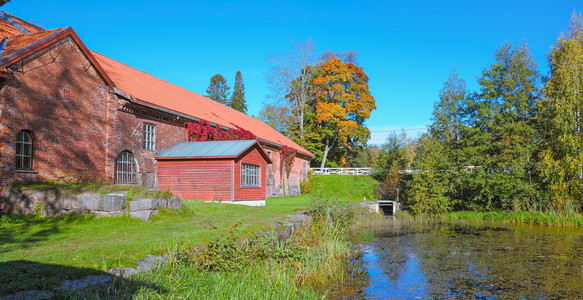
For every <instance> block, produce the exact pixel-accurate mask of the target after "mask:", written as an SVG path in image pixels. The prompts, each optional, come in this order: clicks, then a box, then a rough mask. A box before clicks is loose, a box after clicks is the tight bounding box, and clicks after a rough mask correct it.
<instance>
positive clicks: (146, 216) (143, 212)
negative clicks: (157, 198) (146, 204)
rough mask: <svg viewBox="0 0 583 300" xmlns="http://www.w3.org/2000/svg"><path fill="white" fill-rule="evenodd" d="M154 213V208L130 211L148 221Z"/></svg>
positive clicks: (131, 214)
mask: <svg viewBox="0 0 583 300" xmlns="http://www.w3.org/2000/svg"><path fill="white" fill-rule="evenodd" d="M155 212H156V213H158V210H157V209H156V210H155ZM153 213H154V210H139V211H130V216H132V217H134V218H138V219H141V220H144V221H148V219H150V216H151V215H152V214H153Z"/></svg>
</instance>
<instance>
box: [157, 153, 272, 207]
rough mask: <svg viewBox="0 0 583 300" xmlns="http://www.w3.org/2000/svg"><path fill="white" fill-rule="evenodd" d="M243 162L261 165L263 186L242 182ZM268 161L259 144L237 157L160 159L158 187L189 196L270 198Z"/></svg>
mask: <svg viewBox="0 0 583 300" xmlns="http://www.w3.org/2000/svg"><path fill="white" fill-rule="evenodd" d="M241 163H245V164H250V165H256V166H259V171H260V174H261V175H260V176H261V187H242V186H241ZM266 169H267V162H266V161H265V159H264V158H263V156H262V155H261V154H260V152H259V150H258V149H257V147H252V148H250V149H249V150H247V151H245V152H244V153H242V154H241V155H240V156H239V157H238V158H237V159H235V160H233V159H202V158H199V159H188V160H186V159H178V158H177V159H172V160H169V159H161V160H158V187H159V188H160V189H170V190H171V191H172V192H173V193H174V194H175V195H177V196H179V197H181V198H182V199H187V200H194V199H196V200H204V201H210V200H213V201H232V200H235V201H249V200H265V199H266V183H267V181H266Z"/></svg>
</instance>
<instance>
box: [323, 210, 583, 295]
mask: <svg viewBox="0 0 583 300" xmlns="http://www.w3.org/2000/svg"><path fill="white" fill-rule="evenodd" d="M356 246H357V248H358V249H360V250H361V253H362V255H361V256H360V258H359V259H357V260H356V261H355V262H354V264H355V268H354V270H355V271H354V279H353V281H352V282H350V284H348V285H347V286H346V290H344V291H339V292H337V293H334V296H333V297H332V298H342V299H361V298H367V299H582V298H583V284H582V282H583V229H581V228H572V227H547V226H535V225H511V224H502V223H491V222H488V223H486V222H479V223H478V222H463V221H447V222H444V221H431V222H424V223H423V224H414V225H411V224H410V225H398V226H392V227H391V228H384V229H382V230H379V231H378V232H376V238H375V240H374V241H371V242H362V243H358V244H357V245H356Z"/></svg>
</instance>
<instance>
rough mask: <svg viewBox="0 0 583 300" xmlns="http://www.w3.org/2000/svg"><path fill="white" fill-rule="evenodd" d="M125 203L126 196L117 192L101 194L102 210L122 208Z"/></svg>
mask: <svg viewBox="0 0 583 300" xmlns="http://www.w3.org/2000/svg"><path fill="white" fill-rule="evenodd" d="M125 203H126V197H125V196H124V195H118V194H107V195H101V205H102V207H101V209H100V210H102V211H116V210H122V209H123V207H124V206H125Z"/></svg>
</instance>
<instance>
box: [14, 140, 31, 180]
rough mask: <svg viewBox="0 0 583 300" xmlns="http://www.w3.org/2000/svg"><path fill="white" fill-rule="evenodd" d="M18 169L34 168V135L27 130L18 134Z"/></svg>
mask: <svg viewBox="0 0 583 300" xmlns="http://www.w3.org/2000/svg"><path fill="white" fill-rule="evenodd" d="M16 169H17V170H32V135H30V133H28V132H26V131H21V132H19V133H18V134H17V135H16Z"/></svg>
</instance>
